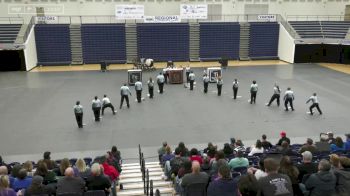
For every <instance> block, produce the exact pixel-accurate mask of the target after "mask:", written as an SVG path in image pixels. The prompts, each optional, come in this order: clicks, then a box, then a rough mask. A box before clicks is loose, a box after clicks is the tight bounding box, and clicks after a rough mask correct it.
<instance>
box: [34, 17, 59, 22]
mask: <svg viewBox="0 0 350 196" xmlns="http://www.w3.org/2000/svg"><path fill="white" fill-rule="evenodd" d="M35 19H36V21H37V22H56V21H58V17H57V16H37V17H35Z"/></svg>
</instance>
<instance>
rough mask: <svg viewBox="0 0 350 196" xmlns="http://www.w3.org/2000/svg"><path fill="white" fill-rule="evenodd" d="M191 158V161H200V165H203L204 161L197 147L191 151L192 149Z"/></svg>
mask: <svg viewBox="0 0 350 196" xmlns="http://www.w3.org/2000/svg"><path fill="white" fill-rule="evenodd" d="M190 155H191V156H190V160H191V161H198V163H199V164H200V165H202V163H203V160H202V157H201V156H200V155H199V154H198V150H197V148H192V149H191V151H190Z"/></svg>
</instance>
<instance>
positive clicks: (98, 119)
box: [92, 107, 101, 121]
mask: <svg viewBox="0 0 350 196" xmlns="http://www.w3.org/2000/svg"><path fill="white" fill-rule="evenodd" d="M92 110H93V111H94V116H95V121H100V112H101V107H98V108H92Z"/></svg>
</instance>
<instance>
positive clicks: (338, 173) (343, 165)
mask: <svg viewBox="0 0 350 196" xmlns="http://www.w3.org/2000/svg"><path fill="white" fill-rule="evenodd" d="M339 160H340V161H339V167H338V168H336V169H334V170H333V172H334V175H335V177H336V179H337V183H336V187H335V191H336V195H337V196H347V195H349V193H350V159H349V158H348V157H339Z"/></svg>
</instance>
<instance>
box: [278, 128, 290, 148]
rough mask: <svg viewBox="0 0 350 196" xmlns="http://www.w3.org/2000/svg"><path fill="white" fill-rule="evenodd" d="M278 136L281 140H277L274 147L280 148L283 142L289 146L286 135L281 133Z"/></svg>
mask: <svg viewBox="0 0 350 196" xmlns="http://www.w3.org/2000/svg"><path fill="white" fill-rule="evenodd" d="M280 136H281V138H280V139H279V140H278V142H277V144H276V145H278V146H281V145H282V143H283V142H284V141H286V142H287V143H288V145H290V139H289V138H288V137H287V134H286V132H285V131H281V133H280Z"/></svg>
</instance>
